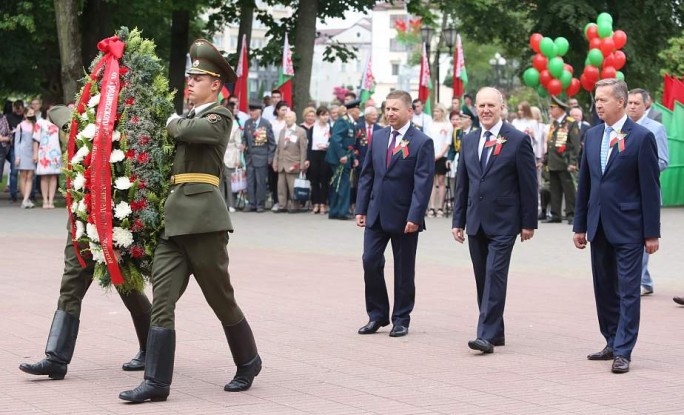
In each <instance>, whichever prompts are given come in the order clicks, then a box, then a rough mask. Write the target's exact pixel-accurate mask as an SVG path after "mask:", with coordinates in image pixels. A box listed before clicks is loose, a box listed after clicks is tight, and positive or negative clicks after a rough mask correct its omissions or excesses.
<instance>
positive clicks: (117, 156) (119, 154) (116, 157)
mask: <svg viewBox="0 0 684 415" xmlns="http://www.w3.org/2000/svg"><path fill="white" fill-rule="evenodd" d="M125 158H126V154H125V153H124V152H123V151H121V150H112V153H111V154H110V155H109V162H110V163H118V162H120V161H122V160H123V159H125Z"/></svg>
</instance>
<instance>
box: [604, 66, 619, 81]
mask: <svg viewBox="0 0 684 415" xmlns="http://www.w3.org/2000/svg"><path fill="white" fill-rule="evenodd" d="M615 76H617V70H616V69H615V68H614V67H612V66H604V67H603V70H602V71H601V79H610V78H615Z"/></svg>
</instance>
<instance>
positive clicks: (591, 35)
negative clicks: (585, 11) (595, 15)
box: [587, 25, 599, 42]
mask: <svg viewBox="0 0 684 415" xmlns="http://www.w3.org/2000/svg"><path fill="white" fill-rule="evenodd" d="M598 37H599V34H598V26H597V25H591V26H589V27H588V28H587V39H589V41H590V42H591V40H592V39H596V38H598Z"/></svg>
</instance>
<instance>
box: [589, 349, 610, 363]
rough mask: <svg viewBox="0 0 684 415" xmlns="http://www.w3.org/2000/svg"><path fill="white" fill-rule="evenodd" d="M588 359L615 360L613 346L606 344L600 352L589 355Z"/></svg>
mask: <svg viewBox="0 0 684 415" xmlns="http://www.w3.org/2000/svg"><path fill="white" fill-rule="evenodd" d="M587 359H589V360H613V348H612V347H608V346H606V347H604V348H603V350H601V351H600V352H598V353H592V354H590V355H588V356H587Z"/></svg>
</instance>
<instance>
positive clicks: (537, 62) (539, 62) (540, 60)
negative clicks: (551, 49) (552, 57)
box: [532, 53, 549, 72]
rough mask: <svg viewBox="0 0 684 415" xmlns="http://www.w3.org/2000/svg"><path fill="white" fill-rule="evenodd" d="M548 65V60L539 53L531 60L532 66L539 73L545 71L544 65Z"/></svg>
mask: <svg viewBox="0 0 684 415" xmlns="http://www.w3.org/2000/svg"><path fill="white" fill-rule="evenodd" d="M548 63H549V59H548V58H547V57H546V56H544V55H542V54H541V53H537V54H536V55H534V57H533V58H532V66H534V69H536V70H538V71H539V72H541V71H543V70H544V69H546V65H547V64H548Z"/></svg>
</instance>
